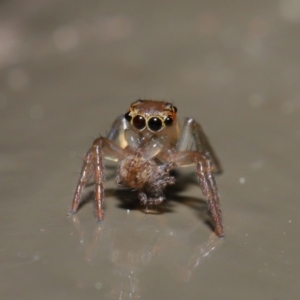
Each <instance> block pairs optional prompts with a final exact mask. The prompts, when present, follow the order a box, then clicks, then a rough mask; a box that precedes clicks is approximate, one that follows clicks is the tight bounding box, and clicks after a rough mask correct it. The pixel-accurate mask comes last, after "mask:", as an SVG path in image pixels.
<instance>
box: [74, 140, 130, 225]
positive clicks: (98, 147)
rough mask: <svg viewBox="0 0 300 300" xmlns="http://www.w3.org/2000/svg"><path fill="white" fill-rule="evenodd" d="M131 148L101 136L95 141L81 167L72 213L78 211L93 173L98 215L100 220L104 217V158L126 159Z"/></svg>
mask: <svg viewBox="0 0 300 300" xmlns="http://www.w3.org/2000/svg"><path fill="white" fill-rule="evenodd" d="M128 152H129V150H127V149H122V148H121V147H120V146H119V145H117V144H116V143H114V142H113V141H111V140H109V139H107V138H103V137H100V138H98V139H96V140H95V141H94V143H93V146H92V148H91V149H90V150H89V151H88V152H87V154H86V156H85V157H84V163H83V166H82V169H81V173H80V177H79V180H78V183H77V186H76V190H75V194H74V198H73V202H72V209H71V213H72V214H74V213H76V212H77V210H78V207H79V203H80V197H81V194H82V190H83V188H84V186H85V185H86V182H87V181H88V179H89V177H90V176H91V173H93V175H94V181H95V202H96V215H97V218H98V220H99V221H101V220H102V219H103V202H104V189H103V182H104V163H103V159H104V158H109V159H113V160H116V161H117V160H120V159H124V158H125V157H126V156H127V155H129V153H128Z"/></svg>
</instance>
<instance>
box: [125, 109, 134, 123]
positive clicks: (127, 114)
mask: <svg viewBox="0 0 300 300" xmlns="http://www.w3.org/2000/svg"><path fill="white" fill-rule="evenodd" d="M124 117H125V119H126V120H127V121H128V122H130V121H131V119H132V116H131V115H130V111H129V112H127V113H126V114H125V116H124Z"/></svg>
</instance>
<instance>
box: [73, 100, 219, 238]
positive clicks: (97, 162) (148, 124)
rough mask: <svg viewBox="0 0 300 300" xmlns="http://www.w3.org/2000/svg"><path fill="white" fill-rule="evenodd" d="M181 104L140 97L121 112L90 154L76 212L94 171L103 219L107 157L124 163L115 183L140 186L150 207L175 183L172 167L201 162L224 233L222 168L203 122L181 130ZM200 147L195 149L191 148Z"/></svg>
mask: <svg viewBox="0 0 300 300" xmlns="http://www.w3.org/2000/svg"><path fill="white" fill-rule="evenodd" d="M176 112H177V108H176V107H175V106H173V105H172V104H171V103H168V102H163V101H153V100H137V101H136V102H134V103H132V105H131V107H130V109H129V111H128V112H127V113H126V114H125V115H121V116H119V117H118V118H117V119H116V120H115V122H114V123H113V125H112V129H111V131H110V133H109V134H108V137H107V138H104V137H100V138H98V139H96V140H95V141H94V143H93V146H92V147H91V149H90V150H89V151H88V152H87V154H86V156H85V158H84V163H83V167H82V170H81V174H80V178H79V181H78V184H77V187H76V191H75V195H74V199H73V204H72V210H71V213H76V212H77V210H78V206H79V202H80V196H81V193H82V189H83V187H84V186H85V184H86V182H87V180H88V178H89V176H90V175H91V173H93V176H94V180H95V200H96V215H97V218H98V220H99V221H101V220H102V219H103V201H104V188H103V181H104V164H103V160H104V159H108V160H113V161H118V162H119V170H118V173H117V177H116V182H117V183H118V184H120V185H123V186H126V187H129V188H132V189H136V190H138V196H139V200H140V201H141V203H142V204H144V205H146V207H148V206H151V205H156V204H160V203H161V202H163V201H164V199H165V198H164V195H163V192H162V190H163V188H164V187H165V186H167V185H168V184H174V177H172V176H170V175H169V172H170V170H171V169H173V168H178V167H186V166H189V165H196V175H197V179H198V181H199V184H200V187H201V189H202V192H203V194H204V196H205V198H206V200H207V202H208V207H209V210H210V213H211V214H212V217H213V220H214V222H215V233H216V234H217V235H218V236H220V237H221V236H223V225H222V217H221V211H220V207H219V196H218V191H217V186H216V182H215V179H214V174H213V173H214V172H218V173H220V172H221V171H222V169H221V164H220V162H219V160H218V158H217V156H216V155H215V153H214V151H213V148H212V147H211V145H210V143H209V141H208V139H207V137H206V135H205V134H204V132H203V131H202V128H201V126H200V125H199V124H198V123H197V122H196V121H195V120H194V119H191V118H187V119H186V120H185V123H184V126H183V128H182V129H181V130H180V128H179V124H178V121H177V119H176ZM192 146H193V147H194V148H195V150H194V151H192V150H190V149H191V147H192Z"/></svg>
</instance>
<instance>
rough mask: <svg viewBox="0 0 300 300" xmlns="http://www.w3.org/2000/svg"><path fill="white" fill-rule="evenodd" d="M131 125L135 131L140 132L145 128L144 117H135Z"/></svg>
mask: <svg viewBox="0 0 300 300" xmlns="http://www.w3.org/2000/svg"><path fill="white" fill-rule="evenodd" d="M132 124H133V126H134V127H135V128H136V129H139V130H142V129H144V128H145V127H146V120H145V118H144V117H142V116H139V115H137V116H135V117H134V118H133V121H132Z"/></svg>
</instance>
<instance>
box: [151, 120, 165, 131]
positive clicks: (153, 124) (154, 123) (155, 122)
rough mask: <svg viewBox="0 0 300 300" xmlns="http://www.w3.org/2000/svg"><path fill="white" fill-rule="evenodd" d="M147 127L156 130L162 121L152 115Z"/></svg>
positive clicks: (160, 126) (159, 127)
mask: <svg viewBox="0 0 300 300" xmlns="http://www.w3.org/2000/svg"><path fill="white" fill-rule="evenodd" d="M148 127H149V129H150V130H152V131H158V130H160V129H161V128H162V121H161V119H159V118H156V117H153V118H150V119H149V121H148Z"/></svg>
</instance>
